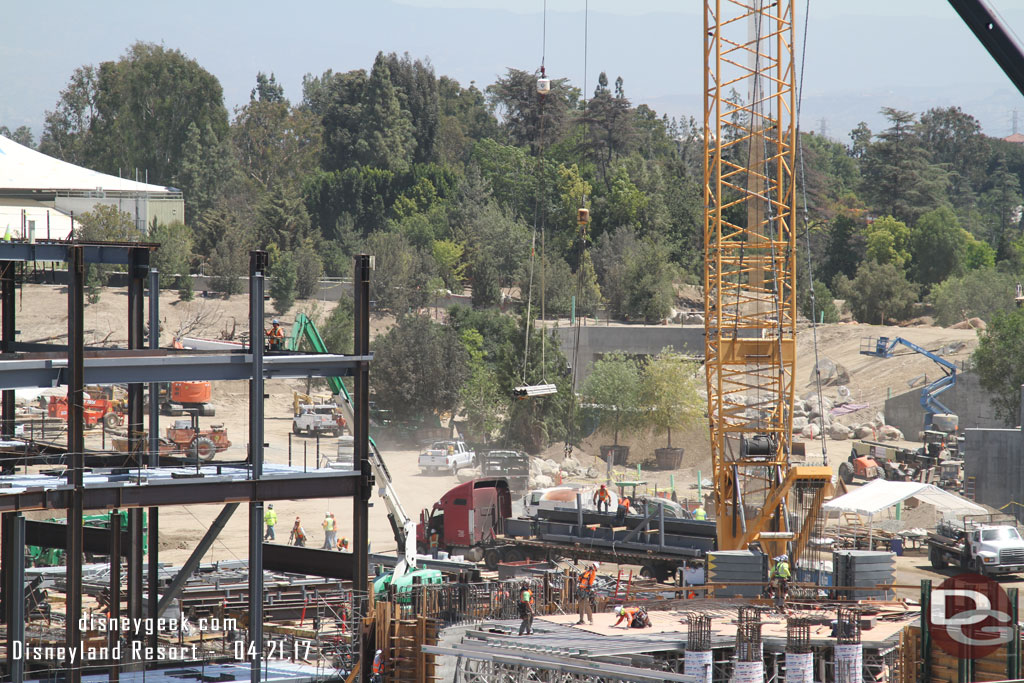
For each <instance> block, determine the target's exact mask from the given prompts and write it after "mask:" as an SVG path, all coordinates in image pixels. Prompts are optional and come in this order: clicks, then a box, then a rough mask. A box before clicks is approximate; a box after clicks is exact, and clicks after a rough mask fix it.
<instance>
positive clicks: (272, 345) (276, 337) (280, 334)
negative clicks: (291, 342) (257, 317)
mask: <svg viewBox="0 0 1024 683" xmlns="http://www.w3.org/2000/svg"><path fill="white" fill-rule="evenodd" d="M267 347H268V348H269V349H270V350H271V351H280V350H281V349H283V348H284V328H282V327H281V321H280V320H278V319H277V318H274V319H273V320H271V321H270V329H269V330H267Z"/></svg>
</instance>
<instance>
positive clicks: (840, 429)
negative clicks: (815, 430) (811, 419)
mask: <svg viewBox="0 0 1024 683" xmlns="http://www.w3.org/2000/svg"><path fill="white" fill-rule="evenodd" d="M828 436H829V438H830V439H833V440H835V441H845V440H846V439H849V438H850V428H849V427H847V426H846V425H844V424H839V423H838V422H833V423H832V425H831V426H830V427H829V429H828Z"/></svg>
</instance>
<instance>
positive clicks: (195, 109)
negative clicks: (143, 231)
mask: <svg viewBox="0 0 1024 683" xmlns="http://www.w3.org/2000/svg"><path fill="white" fill-rule="evenodd" d="M190 126H195V127H196V128H197V129H198V130H199V131H200V132H202V131H205V130H206V128H207V126H209V127H210V129H211V131H212V132H213V135H214V136H215V138H216V139H217V140H218V141H220V140H224V139H225V137H226V135H227V132H228V115H227V110H226V109H225V108H224V94H223V91H222V89H221V85H220V82H219V81H218V80H217V78H216V77H214V76H213V75H212V74H210V73H209V72H208V71H206V70H205V69H203V68H202V67H201V66H199V64H198V63H197V62H196V61H195V60H193V59H190V58H189V57H187V56H186V55H185V54H183V53H182V52H180V51H178V50H170V49H167V48H165V47H163V46H162V45H156V44H153V43H143V42H137V43H135V44H134V45H132V46H131V47H130V48H128V51H127V52H126V53H125V55H124V56H123V57H121V59H119V60H118V61H116V62H103V63H102V64H100V66H99V69H92V68H91V67H83V68H82V69H80V70H78V71H76V72H75V73H74V74H73V75H72V78H71V82H70V83H69V85H68V88H67V89H65V90H64V91H62V93H61V99H60V100H59V101H58V103H57V107H56V109H55V110H54V111H53V112H50V113H48V114H47V121H46V125H45V127H44V131H43V138H44V141H43V145H42V146H43V148H44V151H46V152H47V153H53V152H64V151H67V152H68V153H69V155H70V157H72V158H69V157H68V156H64V155H63V154H60V155H59V156H60V158H63V159H65V160H66V161H73V162H74V163H82V164H85V165H87V166H89V167H90V168H95V169H96V170H100V171H104V172H107V173H114V174H116V173H117V172H118V170H120V171H121V172H122V173H125V172H126V171H127V172H128V173H132V172H133V171H134V170H135V169H138V170H139V172H140V173H142V172H148V176H149V179H150V181H151V182H157V183H161V182H162V183H165V184H170V183H171V182H173V181H174V180H175V179H176V178H177V177H178V174H179V172H180V171H181V163H182V158H183V150H184V148H185V142H186V140H187V138H188V131H189V127H190Z"/></svg>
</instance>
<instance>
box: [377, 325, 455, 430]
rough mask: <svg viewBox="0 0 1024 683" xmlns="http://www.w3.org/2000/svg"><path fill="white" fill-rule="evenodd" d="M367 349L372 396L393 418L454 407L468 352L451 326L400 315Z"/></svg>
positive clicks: (410, 417)
mask: <svg viewBox="0 0 1024 683" xmlns="http://www.w3.org/2000/svg"><path fill="white" fill-rule="evenodd" d="M372 348H373V352H374V360H373V392H374V396H375V399H376V401H377V404H378V405H379V406H380V407H381V408H384V409H387V410H391V411H392V412H393V414H394V415H395V417H396V419H398V420H402V421H419V420H422V419H423V418H424V417H426V416H427V415H439V414H440V413H442V412H446V411H451V410H454V409H455V408H456V407H457V406H458V404H459V400H460V398H461V395H462V386H463V384H464V383H465V381H466V379H467V377H468V375H469V354H468V353H467V352H466V348H465V347H464V346H463V344H462V342H461V340H460V339H459V334H458V333H457V332H456V331H455V330H454V329H453V328H451V327H448V326H446V325H438V324H437V323H434V322H431V321H430V319H429V318H425V317H423V316H418V315H409V316H404V317H402V318H400V319H399V321H398V323H397V324H396V325H395V326H394V327H392V328H391V329H390V330H388V331H387V333H386V334H384V335H381V336H379V337H377V338H376V339H374V341H373V344H372Z"/></svg>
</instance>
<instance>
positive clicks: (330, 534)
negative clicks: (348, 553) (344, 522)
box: [320, 512, 338, 550]
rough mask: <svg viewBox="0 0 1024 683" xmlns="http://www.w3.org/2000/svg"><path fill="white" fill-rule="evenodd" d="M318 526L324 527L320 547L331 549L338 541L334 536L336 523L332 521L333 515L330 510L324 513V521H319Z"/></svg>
mask: <svg viewBox="0 0 1024 683" xmlns="http://www.w3.org/2000/svg"><path fill="white" fill-rule="evenodd" d="M320 526H322V527H323V528H324V544H323V546H322V548H321V549H322V550H332V549H333V548H334V546H335V545H337V543H338V540H337V538H336V536H335V533H336V532H335V529H336V525H335V522H334V515H333V514H331V513H330V512H328V513H326V514H324V521H323V522H321V524H320Z"/></svg>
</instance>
